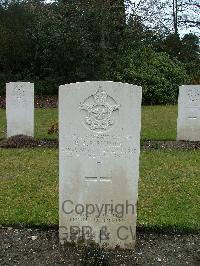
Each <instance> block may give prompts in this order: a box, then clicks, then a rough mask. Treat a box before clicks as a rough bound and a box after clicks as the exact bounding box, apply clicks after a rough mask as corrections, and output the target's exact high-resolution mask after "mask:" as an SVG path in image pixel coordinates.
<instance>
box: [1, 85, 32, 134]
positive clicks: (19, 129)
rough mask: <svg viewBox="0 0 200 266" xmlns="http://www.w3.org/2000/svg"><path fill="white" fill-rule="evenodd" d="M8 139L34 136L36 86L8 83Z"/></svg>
mask: <svg viewBox="0 0 200 266" xmlns="http://www.w3.org/2000/svg"><path fill="white" fill-rule="evenodd" d="M6 118H7V137H11V136H15V135H27V136H32V137H33V135H34V84H33V83H30V82H10V83H6Z"/></svg>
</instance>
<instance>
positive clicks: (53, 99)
mask: <svg viewBox="0 0 200 266" xmlns="http://www.w3.org/2000/svg"><path fill="white" fill-rule="evenodd" d="M34 102H35V108H56V107H58V96H57V95H53V96H48V95H46V96H45V95H44V96H38V95H36V96H35V101H34ZM0 108H2V109H5V108H6V99H5V96H0Z"/></svg>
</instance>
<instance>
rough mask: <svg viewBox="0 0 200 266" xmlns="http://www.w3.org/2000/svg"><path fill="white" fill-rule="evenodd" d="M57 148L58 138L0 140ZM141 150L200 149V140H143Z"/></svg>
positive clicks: (4, 143) (1, 143)
mask: <svg viewBox="0 0 200 266" xmlns="http://www.w3.org/2000/svg"><path fill="white" fill-rule="evenodd" d="M35 147H41V148H58V139H54V140H47V139H34V138H32V137H29V136H24V135H17V136H14V137H10V138H8V139H2V140H0V148H35ZM141 148H142V149H143V150H157V149H159V150H194V149H200V141H196V142H195V141H156V140H155V141H145V142H144V143H143V144H142V145H141Z"/></svg>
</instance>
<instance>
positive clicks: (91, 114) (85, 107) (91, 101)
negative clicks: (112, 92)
mask: <svg viewBox="0 0 200 266" xmlns="http://www.w3.org/2000/svg"><path fill="white" fill-rule="evenodd" d="M119 108H120V104H117V103H116V101H115V100H114V99H113V98H112V97H110V96H109V95H107V93H106V92H105V91H103V90H101V89H98V90H97V91H96V93H95V94H93V95H91V96H89V97H88V98H86V99H85V101H83V102H82V103H81V104H80V109H81V110H82V111H84V112H85V118H84V124H85V126H86V127H87V128H89V129H90V130H92V131H96V132H104V131H106V130H108V129H110V128H111V127H112V126H113V125H114V123H115V118H116V115H117V113H118V110H119Z"/></svg>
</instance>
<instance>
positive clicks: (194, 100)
mask: <svg viewBox="0 0 200 266" xmlns="http://www.w3.org/2000/svg"><path fill="white" fill-rule="evenodd" d="M177 140H189V141H200V85H184V86H181V87H180V88H179V98H178V120H177Z"/></svg>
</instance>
